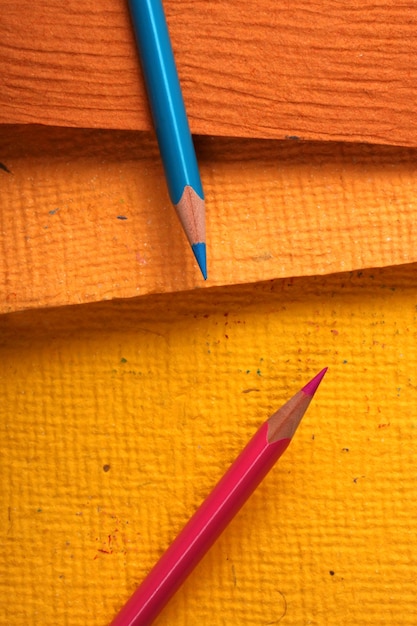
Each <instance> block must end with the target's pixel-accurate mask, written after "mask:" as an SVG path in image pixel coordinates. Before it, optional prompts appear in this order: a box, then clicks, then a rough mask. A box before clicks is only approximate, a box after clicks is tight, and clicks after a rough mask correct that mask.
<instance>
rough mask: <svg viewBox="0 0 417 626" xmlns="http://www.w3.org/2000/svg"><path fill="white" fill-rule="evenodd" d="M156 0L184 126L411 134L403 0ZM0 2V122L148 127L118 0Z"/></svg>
mask: <svg viewBox="0 0 417 626" xmlns="http://www.w3.org/2000/svg"><path fill="white" fill-rule="evenodd" d="M163 4H164V8H165V11H166V14H167V21H168V26H169V30H170V35H171V39H172V45H173V48H174V53H175V58H176V63H177V66H178V73H179V76H180V80H181V84H182V89H183V92H184V99H185V103H186V106H187V111H188V115H189V118H190V124H191V130H192V132H193V133H196V134H202V135H223V136H233V137H267V138H270V139H284V138H286V137H288V136H293V135H296V136H298V137H302V138H303V139H309V140H326V141H327V140H333V141H366V142H371V143H385V144H397V145H408V146H416V145H417V81H416V77H417V44H416V39H415V36H414V34H415V33H414V30H415V29H414V26H415V23H416V20H417V5H416V3H415V2H413V1H412V0H411V1H410V0H402V1H401V2H398V0H380V1H379V2H377V3H375V2H371V1H370V0H349V2H333V1H332V0H292V1H291V2H285V3H284V2H276V0H262V3H259V1H258V0H245V1H244V2H242V0H216V2H208V0H193V1H192V2H190V0H164V2H163ZM2 8H3V9H4V10H3V11H2V19H1V22H0V65H1V67H2V82H1V86H2V88H1V90H0V122H2V123H8V124H10V123H14V124H17V123H30V124H33V123H39V124H47V125H56V126H73V127H78V128H114V129H128V130H132V129H136V130H149V129H150V115H149V110H148V106H147V103H146V97H145V93H144V87H143V81H142V76H141V74H140V69H139V67H140V64H139V61H138V58H137V52H136V46H135V43H134V38H133V32H132V30H133V29H132V27H131V24H130V19H129V12H128V3H127V2H125V1H123V2H120V1H119V0H101V2H100V3H97V2H95V1H94V0H84V2H82V3H80V2H79V1H78V0H66V2H62V3H61V2H56V0H13V2H11V1H10V0H2ZM29 33H30V37H28V34H29Z"/></svg>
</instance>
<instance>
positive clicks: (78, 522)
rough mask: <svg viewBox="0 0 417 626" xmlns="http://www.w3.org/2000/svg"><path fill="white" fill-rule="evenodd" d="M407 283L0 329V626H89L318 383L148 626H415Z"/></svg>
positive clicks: (210, 295)
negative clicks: (251, 441) (279, 453)
mask: <svg viewBox="0 0 417 626" xmlns="http://www.w3.org/2000/svg"><path fill="white" fill-rule="evenodd" d="M416 270H417V267H416V265H410V266H407V267H397V268H394V269H383V270H367V271H361V272H354V273H345V274H340V275H335V276H328V277H317V278H314V277H310V278H299V279H295V280H289V279H286V280H276V281H272V282H271V281H268V282H265V283H262V284H257V285H253V286H245V285H241V286H237V287H228V288H227V289H226V288H223V289H213V290H199V291H195V292H193V293H187V294H186V293H177V294H165V295H155V296H149V297H145V298H139V299H136V300H131V301H124V302H121V301H116V302H108V303H96V304H91V305H86V306H81V307H67V308H62V309H53V308H51V309H49V310H43V311H36V310H32V311H25V312H19V313H14V314H9V315H3V316H2V317H0V329H1V335H0V394H1V397H2V402H1V403H0V416H1V417H0V428H1V433H0V447H1V454H0V458H1V473H2V483H1V484H2V487H1V489H2V493H1V498H0V499H1V502H2V507H1V515H2V519H1V526H0V528H1V541H0V545H1V548H0V550H1V558H0V581H1V583H0V584H1V596H2V598H1V602H0V623H1V624H5V625H6V624H7V626H22V624H30V625H31V626H38V625H39V626H59V625H68V626H85V624H91V625H92V626H96V625H97V626H105V625H106V624H108V623H109V622H110V620H111V618H112V617H113V615H114V614H115V612H116V611H117V609H118V607H119V606H121V604H122V603H123V602H124V600H125V599H127V597H128V596H129V595H130V593H131V592H132V591H133V590H134V589H135V588H136V585H137V584H138V583H139V581H140V580H141V579H142V577H143V576H144V575H145V574H146V572H147V571H148V569H149V568H150V567H151V565H152V564H153V563H154V562H155V560H156V559H157V558H158V556H159V555H160V554H161V553H162V552H163V550H164V549H165V548H166V546H167V545H168V543H169V542H170V540H171V539H173V537H174V536H175V535H176V533H177V532H178V531H179V529H180V528H181V527H182V525H183V524H184V523H185V521H186V520H187V519H188V517H189V515H190V514H191V513H192V512H193V511H194V510H195V508H196V507H197V506H198V504H199V503H200V501H201V500H202V498H203V497H204V496H205V495H206V494H207V493H208V491H209V490H210V488H211V487H212V486H213V484H214V483H215V481H216V480H217V479H218V478H219V477H220V476H221V475H222V474H223V472H224V470H225V468H226V467H227V466H228V464H229V463H230V462H231V461H232V460H233V459H234V457H235V455H236V453H237V452H238V451H239V450H240V449H241V448H242V446H243V445H244V444H245V443H246V441H247V439H248V438H249V437H250V436H251V434H252V433H253V432H254V431H255V429H256V428H257V426H258V425H259V424H260V423H261V422H262V421H263V420H264V419H266V418H267V417H268V416H269V415H270V414H271V412H273V411H274V410H275V409H276V408H277V407H279V406H280V405H281V404H283V403H284V402H285V401H286V400H287V399H288V398H289V397H290V396H291V395H292V394H293V393H295V392H296V391H298V389H299V388H300V387H301V386H303V385H304V384H305V383H306V382H307V381H308V380H309V379H310V377H312V376H313V375H314V374H315V373H316V372H317V371H319V370H320V369H321V368H322V367H324V366H326V365H328V366H329V371H328V373H327V375H326V378H325V380H324V381H323V383H322V386H321V388H320V389H319V392H318V394H317V396H316V398H315V400H314V402H313V403H312V404H311V406H310V408H309V411H308V413H307V414H306V416H305V417H304V420H303V422H302V424H301V426H300V428H299V430H298V432H297V434H296V436H295V439H294V441H293V442H292V444H291V446H290V447H289V449H288V450H287V452H286V453H285V456H283V457H282V458H281V460H280V461H279V463H278V464H277V466H276V467H275V468H274V470H273V471H272V472H271V474H270V475H269V476H268V477H267V478H266V479H265V482H264V483H263V484H262V485H261V486H260V488H259V489H258V491H257V492H256V493H255V494H254V496H253V497H252V498H251V500H250V501H249V502H248V503H247V504H246V506H245V508H244V509H243V510H242V511H241V513H240V514H239V515H238V517H237V518H236V519H235V520H234V522H233V523H232V525H231V526H230V527H229V528H228V529H227V531H226V532H225V534H224V535H223V536H222V537H221V539H220V540H219V541H218V543H217V544H216V545H215V546H214V547H213V549H212V550H211V551H210V553H209V554H208V555H207V557H206V558H205V559H204V561H203V562H202V563H201V564H200V565H199V567H198V569H197V570H196V571H195V572H194V574H193V575H192V577H191V578H190V579H189V580H188V581H187V583H186V584H185V586H184V587H183V588H182V589H181V590H180V592H179V593H178V594H177V595H176V597H175V598H174V599H173V600H172V602H171V603H170V604H169V605H168V606H167V607H166V610H165V612H164V613H163V614H162V615H161V616H160V618H159V620H158V622H157V623H158V626H172V625H173V624H175V625H176V626H185V625H186V624H187V625H189V624H204V625H206V624H210V625H218V626H259V625H260V624H277V623H280V624H281V623H282V624H291V625H292V626H305V625H306V624H311V625H315V626H323V625H324V624H332V625H334V624H337V625H338V626H351V625H352V624H355V625H357V626H369V625H372V626H374V625H376V624H378V625H379V624H387V623H390V624H404V625H408V626H414V625H415V624H416V622H417V609H416V604H415V580H416V579H417V569H416V560H415V554H416V550H417V541H416V533H415V520H416V515H417V504H416V503H417V499H416V471H415V455H416V433H417V420H416V415H415V406H416V385H417V378H416V347H415V346H416V321H417V320H416V316H417V313H416V302H417V288H416V281H415V276H416Z"/></svg>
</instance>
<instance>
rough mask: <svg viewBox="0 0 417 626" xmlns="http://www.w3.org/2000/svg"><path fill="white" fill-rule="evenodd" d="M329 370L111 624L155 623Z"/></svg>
mask: <svg viewBox="0 0 417 626" xmlns="http://www.w3.org/2000/svg"><path fill="white" fill-rule="evenodd" d="M326 371H327V368H325V369H324V370H322V371H321V372H320V373H319V374H317V376H315V377H314V378H313V379H312V380H311V381H310V382H309V383H307V385H306V386H305V387H303V389H301V391H299V392H298V393H297V394H296V395H295V396H294V397H293V398H291V400H289V401H288V402H287V403H286V404H284V406H283V407H282V408H281V409H279V410H278V411H277V412H276V413H274V414H273V415H272V416H271V417H270V418H269V419H268V420H267V421H266V422H265V423H264V424H263V425H262V426H261V427H260V428H259V430H258V431H257V432H256V433H255V435H254V436H253V437H252V439H251V440H250V441H249V443H248V444H247V446H246V447H245V448H244V450H243V451H242V452H241V454H240V455H239V456H238V457H237V459H236V460H235V461H234V463H233V464H232V465H231V467H230V468H229V470H228V471H227V472H226V474H225V475H224V476H223V478H222V479H221V480H220V481H219V482H218V483H217V485H216V487H215V488H214V489H213V491H212V492H211V493H210V495H209V496H208V497H207V498H206V500H204V502H203V503H202V504H201V506H200V508H199V509H197V511H196V512H195V513H194V515H193V517H192V518H191V519H190V520H189V521H188V523H187V524H186V525H185V526H184V528H183V529H182V531H181V532H180V534H179V535H178V536H177V538H176V539H175V540H174V541H173V543H172V544H171V545H170V547H169V548H168V550H167V551H166V552H165V553H164V554H163V556H162V557H161V559H160V560H159V561H158V563H157V564H156V565H155V566H154V567H153V569H152V570H151V571H150V572H149V574H148V575H147V577H146V578H145V580H144V581H143V582H142V584H141V585H140V586H139V587H138V589H137V590H136V591H135V593H134V594H133V595H132V597H131V598H130V600H129V601H128V602H127V604H125V606H124V607H123V608H122V610H121V611H120V613H119V614H118V615H117V616H116V617H115V619H114V620H113V621H112V623H111V625H110V626H147V625H148V624H151V623H152V622H153V621H154V619H155V618H156V617H157V616H158V615H159V613H160V611H161V610H162V609H163V607H164V606H165V604H166V603H167V602H168V600H169V599H170V598H171V597H172V596H173V595H174V593H175V592H176V591H177V589H178V588H179V587H180V586H181V585H182V583H183V582H184V580H185V579H186V578H187V576H188V575H189V574H190V573H191V571H192V570H193V569H194V567H195V566H196V565H197V563H198V562H199V561H200V560H201V559H202V557H203V556H204V555H205V553H206V552H207V550H208V549H209V548H210V547H211V546H212V545H213V543H214V542H215V541H216V539H217V538H218V537H219V535H220V534H221V533H222V532H223V530H224V529H225V528H226V526H227V525H228V524H229V522H230V521H231V520H232V519H233V517H234V516H235V515H236V513H237V512H238V511H239V509H240V508H241V507H242V506H243V504H244V503H245V502H246V500H247V499H248V498H249V496H250V495H251V494H252V493H253V491H254V490H255V489H256V487H257V486H258V485H259V483H260V482H261V480H262V479H263V478H264V477H265V476H266V474H267V473H268V472H269V470H270V469H271V467H272V466H273V465H274V464H275V462H276V461H277V460H278V459H279V457H280V456H281V454H283V452H284V451H285V450H286V448H287V447H288V444H289V443H290V441H291V439H292V437H293V435H294V433H295V431H296V429H297V427H298V425H299V423H300V421H301V419H302V417H303V415H304V413H305V412H306V410H307V407H308V405H309V404H310V401H311V399H312V397H313V396H314V393H315V392H316V389H317V387H318V386H319V384H320V382H321V380H322V378H323V376H324V374H325V373H326Z"/></svg>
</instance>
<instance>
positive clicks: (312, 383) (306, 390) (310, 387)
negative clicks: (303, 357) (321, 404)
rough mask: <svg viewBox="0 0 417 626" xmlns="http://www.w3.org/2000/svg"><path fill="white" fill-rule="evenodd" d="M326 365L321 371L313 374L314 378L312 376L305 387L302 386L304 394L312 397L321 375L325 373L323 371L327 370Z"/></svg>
mask: <svg viewBox="0 0 417 626" xmlns="http://www.w3.org/2000/svg"><path fill="white" fill-rule="evenodd" d="M327 369H328V368H327V367H325V368H324V369H323V370H321V372H319V373H318V374H316V376H314V378H312V379H311V380H310V382H309V383H307V384H306V386H305V387H303V391H304V393H305V394H307V395H308V396H311V397H313V396H314V394H315V393H316V390H317V387H318V386H319V385H320V383H321V381H322V379H323V376H324V375H325V373H326V372H327Z"/></svg>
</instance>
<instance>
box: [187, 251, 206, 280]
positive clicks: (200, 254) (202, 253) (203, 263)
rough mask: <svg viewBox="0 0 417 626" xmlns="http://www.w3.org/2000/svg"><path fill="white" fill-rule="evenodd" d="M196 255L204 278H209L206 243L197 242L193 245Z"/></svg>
mask: <svg viewBox="0 0 417 626" xmlns="http://www.w3.org/2000/svg"><path fill="white" fill-rule="evenodd" d="M191 247H192V249H193V252H194V256H195V258H196V260H197V263H198V267H199V268H200V270H201V273H202V274H203V278H204V280H207V259H206V244H205V243H195V244H193V245H192V246H191Z"/></svg>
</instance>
